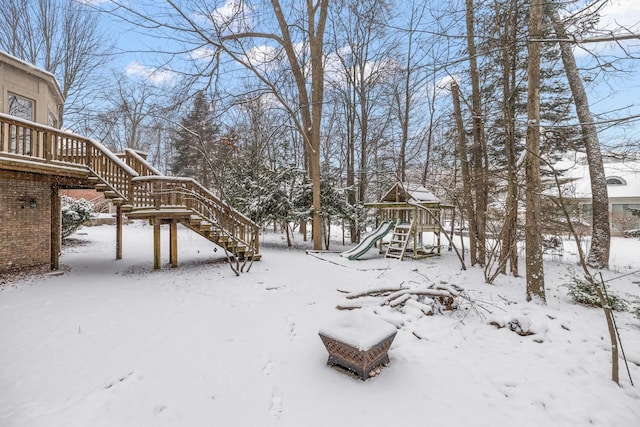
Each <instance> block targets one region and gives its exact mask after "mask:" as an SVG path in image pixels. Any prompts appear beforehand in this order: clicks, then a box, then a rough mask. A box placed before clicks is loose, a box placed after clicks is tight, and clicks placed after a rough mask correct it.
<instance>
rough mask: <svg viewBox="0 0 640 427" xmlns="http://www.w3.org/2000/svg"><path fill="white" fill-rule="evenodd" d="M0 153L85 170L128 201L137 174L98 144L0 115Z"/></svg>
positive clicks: (91, 140)
mask: <svg viewBox="0 0 640 427" xmlns="http://www.w3.org/2000/svg"><path fill="white" fill-rule="evenodd" d="M0 152H2V153H3V154H5V155H8V157H11V158H14V159H19V160H27V161H35V162H41V163H48V164H52V165H57V166H64V164H65V163H67V164H68V163H71V164H74V165H81V166H86V167H87V168H89V170H90V171H91V172H93V173H94V174H95V175H96V176H98V177H100V178H101V179H102V180H103V181H104V183H105V184H107V185H108V186H109V187H110V188H111V190H112V191H115V192H116V194H117V195H118V196H119V197H121V198H123V199H125V200H128V199H129V198H130V194H131V190H132V186H131V178H133V177H136V176H138V173H137V172H136V171H135V170H134V169H132V168H131V167H129V166H128V165H127V164H126V163H125V162H123V161H122V160H120V159H119V158H118V157H117V156H116V155H114V154H113V153H112V152H111V151H109V150H108V149H107V148H106V147H105V146H103V145H102V144H100V143H99V142H97V141H95V140H93V139H90V138H85V137H83V136H80V135H76V134H74V133H71V132H65V131H61V130H59V129H55V128H52V127H49V126H44V125H40V124H36V123H33V122H30V121H27V120H21V119H19V118H16V117H13V116H9V115H6V114H2V113H0Z"/></svg>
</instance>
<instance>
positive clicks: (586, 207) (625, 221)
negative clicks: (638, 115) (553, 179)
mask: <svg viewBox="0 0 640 427" xmlns="http://www.w3.org/2000/svg"><path fill="white" fill-rule="evenodd" d="M603 162H604V171H605V176H606V179H607V191H608V193H609V220H610V223H611V234H612V235H623V234H624V232H625V231H626V230H631V229H638V228H640V217H637V216H633V215H632V214H631V212H630V211H629V210H628V209H629V208H634V209H640V160H635V159H624V160H621V159H617V158H614V157H607V156H603ZM556 168H557V169H566V170H565V172H564V173H563V177H564V178H565V179H566V181H565V182H566V183H565V184H564V191H565V195H566V196H570V197H572V198H573V199H574V200H575V201H576V202H577V204H578V214H579V216H580V217H581V219H583V220H584V221H586V222H589V223H590V221H591V215H592V203H591V180H590V178H589V167H588V165H587V162H586V158H585V157H584V155H579V156H578V157H576V159H575V160H571V161H569V160H563V161H562V162H560V163H559V164H558V165H556Z"/></svg>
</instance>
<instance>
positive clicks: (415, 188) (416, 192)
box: [380, 182, 440, 203]
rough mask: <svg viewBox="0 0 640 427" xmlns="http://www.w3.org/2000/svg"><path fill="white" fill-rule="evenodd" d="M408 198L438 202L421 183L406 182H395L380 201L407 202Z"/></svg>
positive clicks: (417, 200)
mask: <svg viewBox="0 0 640 427" xmlns="http://www.w3.org/2000/svg"><path fill="white" fill-rule="evenodd" d="M409 200H415V201H416V202H422V203H424V202H428V203H440V199H438V198H437V197H436V196H434V194H433V193H432V192H430V191H429V190H427V189H426V188H425V187H423V186H422V185H420V184H411V183H407V182H397V183H395V184H394V185H393V187H391V189H389V191H387V193H386V194H385V195H384V196H383V197H382V199H381V200H380V202H408V201H409Z"/></svg>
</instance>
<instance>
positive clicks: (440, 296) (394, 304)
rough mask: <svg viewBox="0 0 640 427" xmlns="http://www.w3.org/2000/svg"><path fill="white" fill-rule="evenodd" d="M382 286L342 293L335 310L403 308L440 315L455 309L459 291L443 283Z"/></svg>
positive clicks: (427, 314)
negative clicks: (343, 294)
mask: <svg viewBox="0 0 640 427" xmlns="http://www.w3.org/2000/svg"><path fill="white" fill-rule="evenodd" d="M402 285H403V284H400V285H399V286H396V287H383V288H375V289H367V290H363V291H358V292H345V291H341V290H340V289H338V291H339V292H343V293H346V295H345V301H343V302H342V303H341V304H338V306H337V307H336V308H337V309H338V310H354V309H359V308H363V307H364V306H382V307H385V306H386V307H390V308H395V309H397V310H399V311H404V310H406V309H410V310H413V311H415V310H419V311H421V312H422V314H424V315H426V316H431V315H433V314H441V313H443V312H444V311H445V310H453V309H455V308H456V307H457V301H456V298H457V297H458V296H459V295H460V292H461V291H462V289H460V288H458V287H457V286H453V285H447V284H436V283H431V284H429V285H421V286H411V287H403V286H402Z"/></svg>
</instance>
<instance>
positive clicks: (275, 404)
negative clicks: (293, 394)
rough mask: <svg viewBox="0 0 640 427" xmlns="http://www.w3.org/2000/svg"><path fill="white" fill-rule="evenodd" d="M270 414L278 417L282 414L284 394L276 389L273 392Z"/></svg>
mask: <svg viewBox="0 0 640 427" xmlns="http://www.w3.org/2000/svg"><path fill="white" fill-rule="evenodd" d="M269 414H270V415H273V416H274V417H276V418H279V417H280V415H281V414H282V396H281V395H280V393H278V392H276V391H275V390H274V391H273V393H272V394H271V406H270V407H269Z"/></svg>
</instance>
